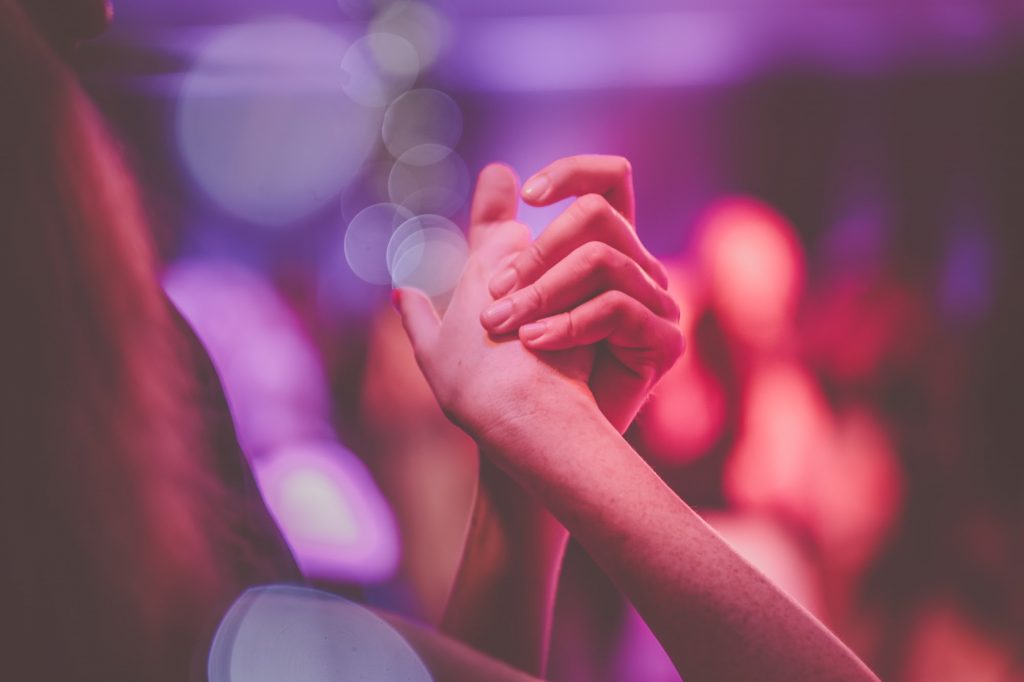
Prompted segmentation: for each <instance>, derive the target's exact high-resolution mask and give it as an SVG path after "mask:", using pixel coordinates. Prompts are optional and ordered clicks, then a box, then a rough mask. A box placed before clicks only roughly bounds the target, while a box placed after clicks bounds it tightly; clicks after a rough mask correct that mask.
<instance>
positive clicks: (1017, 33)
mask: <svg viewBox="0 0 1024 682" xmlns="http://www.w3.org/2000/svg"><path fill="white" fill-rule="evenodd" d="M79 68H80V70H81V72H82V76H83V78H84V80H85V82H86V84H87V87H88V88H89V90H90V92H91V94H92V95H93V97H94V98H95V99H96V100H97V101H98V102H99V103H100V106H101V107H102V108H103V110H104V112H105V113H106V115H107V117H108V118H109V119H110V120H111V121H112V123H113V125H114V127H115V128H116V129H117V130H118V132H119V133H120V135H121V138H122V139H123V140H124V142H125V146H126V149H127V152H128V155H129V157H130V159H131V160H132V162H133V164H134V167H135V170H136V171H137V173H138V175H139V177H140V179H141V181H142V184H143V187H144V190H145V192H146V196H147V200H148V205H149V208H150V211H151V215H152V217H153V223H154V229H155V230H156V233H157V239H158V242H159V244H160V246H161V249H162V253H163V255H164V258H165V263H166V273H165V285H166V288H167V291H168V293H169V294H170V296H171V297H172V298H173V299H174V300H175V302H176V303H177V304H178V306H179V307H180V308H181V310H182V311H183V313H184V314H185V316H186V317H187V318H188V319H189V320H190V321H191V322H192V323H193V325H194V326H195V327H196V329H197V331H198V333H199V334H200V336H201V337H202V338H203V340H204V342H205V343H206V345H207V346H208V348H209V350H210V353H211V355H212V356H213V358H214V361H215V363H216V364H217V366H218V369H219V371H220V373H221V375H222V378H223V381H224V383H225V385H226V390H227V393H228V398H229V401H230V403H231V406H232V410H233V413H234V416H235V419H236V422H237V427H238V431H239V435H240V439H241V441H242V445H243V447H244V449H245V451H246V454H247V456H248V457H249V458H250V460H251V461H252V463H253V467H254V470H255V472H256V475H257V478H258V480H259V483H260V485H261V488H262V490H263V493H264V496H265V498H266V500H267V503H268V505H269V506H270V508H271V510H272V512H273V513H274V515H275V517H276V518H277V520H278V522H279V523H280V525H281V526H282V528H283V530H284V532H285V534H286V536H287V538H288V541H289V543H290V544H291V546H292V548H293V550H294V551H295V553H296V555H297V556H298V558H299V561H300V564H301V565H302V567H303V570H304V571H305V572H306V574H307V575H308V576H310V577H311V578H312V579H313V580H314V581H315V582H316V583H318V584H321V585H324V586H327V587H330V588H331V589H333V590H335V591H339V592H341V593H344V594H351V595H358V596H360V597H361V598H362V599H364V600H366V601H368V602H369V603H371V604H375V605H379V606H385V607H388V608H391V609H394V610H397V611H399V612H401V613H404V614H406V615H409V616H411V617H413V618H415V619H419V620H421V621H424V622H435V621H436V620H437V619H438V617H439V615H440V612H441V609H442V607H443V603H444V599H445V597H446V594H447V591H448V589H449V586H450V584H451V581H452V579H453V577H454V571H455V568H456V563H457V560H458V555H459V550H460V547H461V542H462V538H463V534H464V531H465V526H466V523H467V520H468V515H469V509H470V504H471V501H472V495H473V488H474V484H475V478H476V463H475V451H474V448H473V445H472V443H471V442H469V441H468V440H467V439H466V438H465V437H464V436H463V435H462V434H461V433H460V432H459V431H458V430H457V429H455V428H454V427H452V426H450V425H449V424H448V423H447V422H446V421H445V419H444V417H443V416H442V415H441V413H440V411H439V410H438V409H437V408H436V406H435V405H434V402H433V399H432V397H431V395H430V393H429V391H428V389H427V387H426V385H425V383H424V382H423V380H422V379H421V378H420V375H419V372H418V370H417V369H416V367H415V363H414V361H413V359H412V356H411V351H410V349H409V348H408V346H407V343H406V341H405V338H404V334H403V333H402V332H401V329H400V327H399V325H398V321H397V317H396V315H395V314H394V313H393V311H392V310H391V308H390V306H389V305H388V298H389V292H390V288H391V286H392V285H393V284H395V285H401V286H416V287H419V288H421V289H423V290H425V291H427V292H428V293H429V294H431V295H432V296H433V297H435V299H436V300H437V301H438V302H439V303H441V304H443V302H444V298H445V295H446V294H447V292H448V291H449V290H450V289H451V287H452V286H453V285H454V282H455V280H456V278H457V276H458V272H459V268H460V267H461V263H462V261H463V260H464V259H465V256H466V245H465V239H464V236H463V229H464V227H465V222H466V215H467V208H468V207H467V204H468V198H469V195H470V191H471V185H472V179H473V178H474V177H475V174H476V173H477V172H478V171H479V169H480V168H481V167H482V166H483V165H484V164H486V163H487V162H489V161H492V160H500V161H504V162H506V163H508V164H510V165H511V166H512V167H513V168H515V169H516V170H517V172H519V174H520V175H521V177H524V178H525V177H527V176H529V175H530V174H532V173H533V172H535V171H536V170H538V169H539V168H541V167H542V166H543V165H545V164H546V163H547V162H549V161H551V160H553V159H555V158H558V157H561V156H565V155H570V154H578V153H608V154H621V155H625V156H627V157H628V158H629V159H630V160H631V161H632V164H633V169H634V178H635V183H636V189H637V195H638V230H639V232H640V235H641V237H642V238H643V240H644V241H645V242H646V243H647V244H648V245H649V247H650V248H651V249H652V251H653V252H654V253H655V254H656V255H658V256H660V257H662V258H663V259H664V260H665V261H666V262H667V263H668V264H669V266H670V269H671V272H672V290H673V292H674V294H675V295H676V297H677V298H678V301H679V303H680V306H681V307H682V310H683V319H682V321H681V323H680V324H682V325H683V328H684V332H685V333H686V336H687V338H688V341H689V345H688V350H687V353H686V355H685V357H684V359H683V360H682V361H681V362H680V363H679V365H678V366H677V367H676V368H674V369H673V370H672V371H671V372H670V374H669V375H668V376H667V377H666V378H665V379H664V381H663V383H662V384H661V386H660V388H659V389H658V390H657V391H656V394H655V396H654V398H653V399H652V400H651V401H650V403H649V404H648V405H647V406H646V408H645V410H644V411H643V413H642V414H641V416H640V418H639V419H638V421H637V423H636V424H635V425H634V426H633V428H632V429H631V430H630V432H629V433H628V437H629V439H630V441H631V442H632V443H633V444H634V446H635V447H636V448H637V450H638V451H639V452H640V453H641V454H642V455H643V456H644V457H645V458H646V459H647V460H648V461H649V462H650V463H651V464H652V465H653V466H654V467H656V468H657V470H658V471H659V472H660V473H661V474H662V476H664V477H665V479H666V480H667V481H668V482H669V483H670V484H671V485H672V486H673V487H674V488H675V489H676V490H677V491H678V492H679V493H680V495H682V496H683V498H684V499H686V500H687V501H688V502H689V503H690V504H691V505H693V506H694V507H696V508H697V509H699V510H700V511H701V512H702V513H703V514H704V515H705V516H706V518H707V519H708V520H709V522H711V523H712V525H714V526H715V527H716V528H717V529H718V530H719V531H720V532H721V533H722V534H723V535H724V536H725V537H726V538H727V539H729V541H730V542H732V543H733V544H734V546H735V547H737V549H738V550H739V551H740V552H741V553H743V554H744V555H745V556H746V557H747V558H748V559H749V560H750V561H752V562H753V563H754V564H755V565H757V566H758V567H760V568H761V570H763V571H764V572H765V573H767V574H768V575H769V576H770V577H772V578H773V579H774V580H775V581H776V582H777V583H778V584H780V585H781V586H782V587H783V588H784V589H785V590H787V591H788V592H789V593H790V594H791V595H792V596H793V597H794V598H795V599H797V600H798V601H800V602H801V603H802V604H804V605H805V606H806V607H807V608H808V609H810V610H811V611H812V612H814V613H815V614H816V615H817V616H818V617H820V618H821V619H822V620H823V621H824V622H826V623H827V624H828V625H829V626H830V627H831V628H833V629H834V630H835V631H836V632H837V633H838V634H839V635H840V636H841V637H842V638H843V639H844V640H845V641H847V642H848V643H849V644H850V645H851V646H852V647H853V648H854V649H855V650H856V651H857V652H858V653H859V654H860V655H861V656H862V657H864V658H865V660H866V661H867V662H868V663H869V664H870V665H871V666H872V667H873V668H874V669H875V670H876V671H877V672H878V673H879V674H880V675H881V676H882V677H883V678H884V679H887V680H907V681H918V680H922V681H923V680H929V681H939V682H941V681H944V680H964V681H970V682H984V681H987V680H999V681H1003V680H1018V679H1024V581H1022V580H1021V578H1020V576H1021V575H1024V542H1021V539H1022V530H1024V503H1022V500H1024V464H1022V462H1021V456H1022V455H1024V452H1022V449H1024V448H1022V446H1021V438H1020V431H1021V428H1022V425H1024V411H1022V405H1024V401H1022V399H1021V397H1020V395H1019V388H1020V386H1021V385H1022V382H1021V379H1022V378H1024V377H1022V376H1021V375H1022V371H1021V366H1022V362H1021V360H1020V358H1019V356H1018V354H1019V352H1020V350H1021V349H1024V334H1022V326H1024V322H1022V321H1024V316H1022V313H1024V311H1022V310H1021V308H1022V307H1024V305H1022V303H1024V296H1022V295H1021V294H1020V291H1021V288H1022V287H1024V274H1022V271H1021V263H1022V262H1024V260H1022V256H1024V237H1022V229H1024V132H1022V122H1024V4H1022V3H1020V2H1018V1H1017V0H948V1H946V0H932V1H929V0H888V1H883V0H858V1H854V0H850V1H847V2H843V1H840V0H836V1H833V2H812V1H810V0H762V1H761V2H753V1H751V0H719V1H717V2H707V1H706V0H629V1H628V2H627V1H626V0H564V1H562V2H557V3H554V2H542V1H541V0H518V1H517V2H508V1H505V0H444V1H441V0H438V1H437V2H425V1H424V2H419V1H414V0H412V1H408V0H394V1H387V0H377V1H373V0H288V1H285V0H246V1H245V2H243V1H241V0H177V1H176V2H173V3H168V2H158V1H157V0H117V2H116V16H115V22H114V26H113V29H112V30H111V31H110V32H109V33H108V34H107V35H106V36H105V37H104V38H102V39H101V40H98V41H96V42H94V43H92V44H89V45H87V46H86V47H84V48H83V51H82V54H81V59H80V61H79ZM564 208H565V204H564V203H563V204H561V205H559V206H555V207H551V208H547V209H529V208H527V207H524V210H523V213H522V217H523V220H524V221H525V222H527V223H528V224H529V225H530V226H531V229H533V230H534V232H535V233H539V231H540V230H542V229H543V227H544V226H545V225H546V224H547V223H548V222H549V221H550V220H551V219H552V218H553V217H554V216H556V215H557V214H558V213H559V212H560V211H561V210H563V209H564ZM552 650H553V654H552V663H551V673H550V674H551V677H552V679H554V680H559V681H565V682H576V681H583V680H596V681H598V682H601V681H604V680H608V681H611V680H617V681H620V680H621V681H630V680H637V681H639V680H644V681H649V682H660V681H661V680H666V681H668V680H675V679H678V677H677V676H676V674H675V673H674V672H673V670H672V667H671V665H670V664H669V662H668V660H667V658H666V657H665V656H664V654H663V653H662V652H661V650H660V648H659V646H658V644H657V642H656V641H655V640H654V639H653V637H652V636H651V635H650V633H649V632H648V631H647V630H646V628H645V627H644V625H643V624H642V622H641V621H640V620H639V619H638V617H637V616H636V615H635V614H634V613H633V612H632V610H631V609H630V608H629V607H628V605H627V604H626V603H625V602H624V601H623V599H622V598H621V597H620V596H619V594H618V593H617V592H616V590H615V589H614V588H613V587H612V586H611V585H610V584H609V583H608V582H607V581H606V579H605V578H604V577H603V576H602V575H601V573H600V572H599V571H598V570H597V569H596V568H595V567H594V566H593V565H592V564H591V563H590V561H589V559H588V558H587V557H586V556H585V555H584V554H583V552H582V551H581V550H579V549H578V548H576V547H574V546H570V549H569V553H568V556H567V559H566V565H565V570H564V574H563V581H562V588H561V590H560V593H559V597H558V606H557V616H556V624H555V632H554V642H553V649H552Z"/></svg>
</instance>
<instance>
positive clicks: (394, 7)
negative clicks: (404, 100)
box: [370, 2, 452, 70]
mask: <svg viewBox="0 0 1024 682" xmlns="http://www.w3.org/2000/svg"><path fill="white" fill-rule="evenodd" d="M370 30H371V31H375V32H386V33H393V34H396V35H400V36H402V37H403V38H405V39H406V40H408V41H409V42H410V43H411V44H412V45H413V47H414V48H415V49H416V54H417V55H418V56H419V62H420V68H421V69H423V70H426V69H429V68H430V67H431V66H433V65H434V62H436V61H437V58H438V57H439V56H440V55H441V53H442V52H443V51H444V50H445V49H446V48H447V47H448V45H449V43H450V41H451V32H452V28H451V25H450V23H449V22H448V19H447V17H445V16H444V15H443V14H441V12H440V11H438V9H437V8H435V7H431V6H430V5H428V4H426V3H424V2H392V3H390V4H388V5H387V6H386V7H384V8H383V9H382V10H381V11H380V12H379V13H378V14H377V16H376V17H375V18H374V20H373V22H372V23H371V24H370Z"/></svg>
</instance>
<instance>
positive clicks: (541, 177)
mask: <svg viewBox="0 0 1024 682" xmlns="http://www.w3.org/2000/svg"><path fill="white" fill-rule="evenodd" d="M550 193H551V178H550V176H548V174H547V173H543V172H542V173H537V174H536V175H534V176H533V177H531V178H530V179H529V180H527V181H526V183H525V184H524V185H523V191H522V197H523V200H524V201H526V203H528V204H532V205H534V206H536V205H540V204H542V203H543V202H544V201H545V199H547V197H548V195H549V194H550Z"/></svg>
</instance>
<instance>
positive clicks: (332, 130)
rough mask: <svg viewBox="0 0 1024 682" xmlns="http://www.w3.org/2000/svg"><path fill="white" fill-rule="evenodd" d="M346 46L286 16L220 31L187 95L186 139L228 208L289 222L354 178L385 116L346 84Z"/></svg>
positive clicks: (208, 187)
mask: <svg viewBox="0 0 1024 682" xmlns="http://www.w3.org/2000/svg"><path fill="white" fill-rule="evenodd" d="M345 46H346V44H345V42H344V41H343V40H342V39H341V38H340V37H339V36H338V35H337V34H335V33H334V32H332V31H330V30H328V29H326V28H323V27H321V26H318V25H316V24H312V23H308V22H303V21H298V20H292V19H283V20H275V21H263V22H258V23H251V24H243V25H240V26H234V27H231V28H229V29H226V30H224V31H220V32H218V33H217V35H216V36H215V37H214V38H213V39H212V40H210V41H209V42H208V43H207V44H206V45H205V46H204V47H203V48H202V49H201V51H200V53H199V57H198V59H197V61H196V63H195V66H194V67H193V69H192V71H191V72H190V73H189V74H188V75H187V76H186V77H185V79H184V81H183V83H182V87H181V91H180V93H179V102H178V112H177V134H178V145H179V148H180V150H181V154H182V157H183V159H184V162H185V165H186V167H187V168H188V170H189V171H190V172H191V174H192V176H193V178H194V179H195V180H196V182H197V183H198V184H199V185H201V186H202V188H203V189H204V190H205V191H206V192H207V193H208V195H209V196H210V197H211V198H212V199H213V200H214V201H215V202H216V203H217V204H219V205H220V206H221V207H222V208H223V209H224V210H226V211H228V212H230V213H232V214H234V215H237V216H239V217H241V218H243V219H245V220H248V221H250V222H253V223H257V224H261V225H283V224H286V223H289V222H292V221H294V220H297V219H299V218H302V217H304V216H306V215H308V214H309V213H311V212H313V211H314V210H316V209H318V208H320V207H321V206H323V205H324V204H326V203H327V202H328V201H330V200H331V199H332V198H333V197H335V196H336V195H337V194H338V193H339V191H340V190H341V188H342V187H344V186H345V185H346V184H347V183H348V182H350V181H351V180H352V179H353V178H354V177H355V176H356V174H357V173H358V171H359V168H360V167H361V166H362V164H363V162H364V161H365V160H366V158H367V156H368V155H369V153H370V151H371V150H372V149H373V147H374V145H375V144H376V130H377V127H378V126H379V120H380V119H379V114H378V113H377V112H375V111H371V110H367V109H365V108H363V107H360V106H356V105H354V104H352V103H351V101H350V100H349V99H348V98H347V97H346V96H345V95H344V93H342V92H341V91H340V89H339V88H338V85H337V73H336V65H337V63H338V59H339V56H340V55H341V54H343V53H344V51H345Z"/></svg>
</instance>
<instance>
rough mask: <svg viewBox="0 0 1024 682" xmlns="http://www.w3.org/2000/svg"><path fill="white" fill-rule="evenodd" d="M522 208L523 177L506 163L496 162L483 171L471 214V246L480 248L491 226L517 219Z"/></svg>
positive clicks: (474, 196) (477, 183) (478, 181)
mask: <svg viewBox="0 0 1024 682" xmlns="http://www.w3.org/2000/svg"><path fill="white" fill-rule="evenodd" d="M518 211H519V179H518V178H517V177H516V174H515V172H514V171H513V170H512V169H511V168H509V167H508V166H506V165H503V164H500V163H492V164H490V165H488V166H487V167H486V168H484V169H483V170H482V171H480V176H479V177H478V178H477V181H476V190H475V191H474V192H473V207H472V209H471V210H470V216H469V246H470V248H471V249H476V248H477V247H479V246H480V241H481V239H482V238H483V237H484V233H485V232H486V230H487V227H488V226H489V225H491V224H493V223H499V222H504V221H506V220H515V218H516V213H517V212H518Z"/></svg>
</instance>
